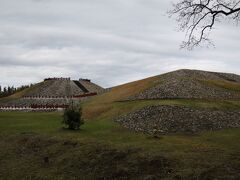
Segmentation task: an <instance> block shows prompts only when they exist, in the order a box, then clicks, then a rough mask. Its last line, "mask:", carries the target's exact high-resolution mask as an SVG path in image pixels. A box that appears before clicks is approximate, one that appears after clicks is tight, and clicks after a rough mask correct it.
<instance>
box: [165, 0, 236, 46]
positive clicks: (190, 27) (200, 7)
mask: <svg viewBox="0 0 240 180" xmlns="http://www.w3.org/2000/svg"><path fill="white" fill-rule="evenodd" d="M169 14H170V16H174V15H176V17H177V21H178V23H179V27H180V30H182V31H186V40H185V41H183V43H182V45H181V48H187V49H193V48H194V47H196V46H199V45H201V44H204V43H211V41H210V39H209V33H210V32H211V30H212V28H213V26H214V24H215V22H217V21H219V22H220V21H221V20H223V18H225V17H229V18H230V19H231V20H233V21H234V22H238V21H239V17H240V15H239V14H240V0H181V1H179V2H178V3H174V4H173V9H172V10H171V11H169Z"/></svg>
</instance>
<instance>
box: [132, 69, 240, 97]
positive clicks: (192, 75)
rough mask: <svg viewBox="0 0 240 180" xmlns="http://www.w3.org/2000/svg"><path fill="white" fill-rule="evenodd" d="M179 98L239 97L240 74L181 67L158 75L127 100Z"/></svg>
mask: <svg viewBox="0 0 240 180" xmlns="http://www.w3.org/2000/svg"><path fill="white" fill-rule="evenodd" d="M179 98H183V99H240V76H239V75H236V74H227V73H217V72H207V71H199V70H187V69H182V70H178V71H173V72H170V73H166V74H163V75H160V76H158V78H157V80H155V81H154V82H153V85H152V86H151V87H149V88H147V89H146V90H144V91H143V92H140V93H138V94H135V95H133V96H130V97H129V98H128V100H139V99H179Z"/></svg>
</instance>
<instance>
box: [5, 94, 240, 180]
mask: <svg viewBox="0 0 240 180" xmlns="http://www.w3.org/2000/svg"><path fill="white" fill-rule="evenodd" d="M98 98H99V97H98ZM95 102H96V101H95ZM89 104H92V102H87V103H85V104H84V105H83V108H84V109H85V111H84V112H85V116H86V117H87V120H86V122H85V124H84V125H83V126H82V128H81V130H80V131H69V130H66V129H63V128H62V124H61V121H62V114H61V113H23V112H1V113H0V137H1V141H0V154H1V155H0V167H5V168H3V169H0V177H2V178H3V179H9V178H10V179H15V178H17V177H19V176H21V177H23V179H26V178H33V179H39V178H40V179H42V178H43V179H52V178H53V177H54V178H57V179H68V178H69V177H72V178H73V179H74V178H79V177H82V179H96V178H101V177H107V178H109V179H113V178H121V177H126V178H130V179H131V178H143V177H146V178H157V179H158V178H166V179H208V178H210V179H211V178H213V179H214V178H218V179H231V178H232V177H233V179H234V178H235V177H237V176H238V175H239V173H240V172H239V169H238V167H240V153H239V152H240V143H238V142H239V139H240V129H227V130H222V131H215V132H202V133H200V134H196V135H183V134H179V135H177V134H175V135H164V136H162V137H159V138H154V137H151V136H149V135H144V134H141V133H135V132H131V131H129V130H126V129H124V128H122V127H120V126H119V125H118V124H117V123H115V122H114V121H112V118H113V117H115V116H117V115H121V114H125V113H128V112H130V111H132V110H135V109H138V108H141V107H144V106H147V105H152V104H175V105H187V106H192V107H196V108H199V107H208V108H217V109H219V108H220V109H225V110H228V109H232V108H235V109H240V108H239V107H240V106H239V105H240V103H239V102H238V101H227V102H225V101H220V102H216V101H215V102H213V101H198V100H194V101H190V100H163V101H139V102H134V101H133V102H131V101H130V102H112V103H109V104H108V103H106V104H105V106H107V107H108V108H104V106H103V110H101V111H99V110H97V113H92V111H91V112H90V113H91V114H90V115H87V113H89V110H88V109H87V108H89V107H88V106H89ZM92 106H93V104H92ZM96 106H98V107H99V104H96ZM93 108H94V106H93ZM90 117H91V118H90ZM46 157H47V158H49V162H47V163H46V162H44V158H46ZM12 169H14V171H12ZM22 169H25V171H22ZM80 179H81V178H80Z"/></svg>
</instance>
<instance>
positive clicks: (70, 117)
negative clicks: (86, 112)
mask: <svg viewBox="0 0 240 180" xmlns="http://www.w3.org/2000/svg"><path fill="white" fill-rule="evenodd" d="M63 124H64V125H65V126H67V127H68V129H71V130H77V129H80V126H81V125H83V124H84V119H83V118H82V108H81V107H72V106H71V107H68V108H66V109H65V111H64V115H63Z"/></svg>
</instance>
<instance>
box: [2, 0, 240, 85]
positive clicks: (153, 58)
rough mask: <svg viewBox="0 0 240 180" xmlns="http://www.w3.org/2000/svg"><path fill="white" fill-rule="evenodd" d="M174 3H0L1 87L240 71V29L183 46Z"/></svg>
mask: <svg viewBox="0 0 240 180" xmlns="http://www.w3.org/2000/svg"><path fill="white" fill-rule="evenodd" d="M170 8H171V1H170V0H0V77H1V79H0V84H1V85H12V84H14V85H22V84H28V83H35V82H39V81H41V80H42V79H43V78H45V77H53V76H57V77H59V76H62V77H72V78H73V79H78V78H80V77H83V78H90V79H92V80H93V81H94V82H96V83H98V84H99V85H102V86H104V87H110V86H115V85H118V84H122V83H125V82H130V81H133V80H138V79H142V78H146V77H149V76H153V75H158V74H161V73H164V72H168V71H172V70H176V69H182V68H191V69H202V70H210V71H222V72H232V73H237V74H240V50H239V49H240V43H239V40H240V33H239V28H240V27H239V26H236V25H233V24H231V22H226V23H224V24H217V26H216V27H215V29H214V31H213V33H212V34H211V36H210V37H211V38H212V40H213V41H214V43H215V46H216V47H215V48H209V49H207V48H201V49H200V48H199V49H195V50H194V51H190V52H189V51H187V50H180V49H179V46H180V44H181V41H182V40H184V33H182V32H178V31H177V24H176V22H175V20H174V19H169V18H168V15H167V14H166V12H167V10H169V9H170Z"/></svg>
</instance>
